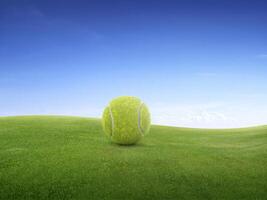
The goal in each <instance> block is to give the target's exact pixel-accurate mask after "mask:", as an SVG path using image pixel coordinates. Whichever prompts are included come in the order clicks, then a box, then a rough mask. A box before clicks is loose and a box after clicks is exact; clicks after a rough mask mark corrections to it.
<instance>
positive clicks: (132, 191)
mask: <svg viewBox="0 0 267 200" xmlns="http://www.w3.org/2000/svg"><path fill="white" fill-rule="evenodd" d="M0 199H4V200H8V199H38V200H41V199H99V200H105V199H114V200H119V199H123V200H125V199H129V200H131V199H141V200H145V199H153V200H156V199H159V200H167V199H190V200H193V199H205V200H206V199H235V200H237V199H267V126H262V127H256V128H246V129H232V130H231V129H228V130H204V129H187V128H174V127H164V126H152V128H151V132H150V134H149V135H147V136H146V137H145V138H144V139H143V140H142V142H141V143H139V144H138V145H136V146H128V147H127V146H118V145H114V144H110V143H109V142H108V141H107V140H106V138H105V136H104V135H103V133H102V127H101V123H100V121H99V120H98V119H89V118H79V117H58V116H55V117H51V116H50V117H49V116H28V117H1V118H0Z"/></svg>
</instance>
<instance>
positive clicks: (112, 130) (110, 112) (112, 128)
mask: <svg viewBox="0 0 267 200" xmlns="http://www.w3.org/2000/svg"><path fill="white" fill-rule="evenodd" d="M108 109H109V116H110V118H111V137H112V136H113V132H114V118H113V114H112V110H111V106H110V105H109V106H108Z"/></svg>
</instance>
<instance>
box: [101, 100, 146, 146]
mask: <svg viewBox="0 0 267 200" xmlns="http://www.w3.org/2000/svg"><path fill="white" fill-rule="evenodd" d="M102 124H103V129H104V132H105V133H106V135H107V136H108V137H109V138H110V140H111V141H112V142H114V143H117V144H125V145H130V144H135V143H137V142H138V141H139V140H140V139H141V138H142V137H143V136H144V135H145V134H146V133H147V132H148V131H149V128H150V113H149V110H148V108H147V106H146V105H145V104H144V103H143V102H142V101H141V100H140V99H139V98H137V97H132V96H122V97H118V98H115V99H114V100H112V101H111V102H110V103H109V105H108V106H107V107H106V108H105V110H104V112H103V116H102Z"/></svg>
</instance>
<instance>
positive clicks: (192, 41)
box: [0, 0, 267, 128]
mask: <svg viewBox="0 0 267 200" xmlns="http://www.w3.org/2000/svg"><path fill="white" fill-rule="evenodd" d="M266 10H267V2H266V1H257V0H254V1H252V0H247V1H239V0H231V1H230V0H224V1H222V0H217V1H215V0H161V1H159V0H154V1H148V0H142V1H141V0H135V1H127V0H121V1H118V0H114V1H108V0H95V1H91V0H87V1H85V0H84V1H82V0H76V1H74V0H72V1H69V0H64V1H63V0H53V1H52V0H38V1H36V0H17V1H16V0H11V1H10V0H1V1H0V115H2V116H5V115H28V114H63V115H78V116H90V117H100V116H101V113H102V110H103V108H104V106H105V105H107V103H108V102H109V100H110V99H112V98H114V97H116V96H121V95H133V96H138V97H140V98H141V99H143V100H144V101H145V102H146V103H147V104H148V106H149V107H150V110H151V113H152V121H153V123H156V124H165V125H174V126H189V127H208V128H209V127H218V128H221V127H240V126H250V125H257V124H267V103H266V102H267V26H266V24H267V12H266Z"/></svg>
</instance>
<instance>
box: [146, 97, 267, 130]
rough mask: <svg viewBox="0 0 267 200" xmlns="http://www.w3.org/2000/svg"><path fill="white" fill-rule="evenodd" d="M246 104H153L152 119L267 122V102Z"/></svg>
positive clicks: (200, 124) (190, 123)
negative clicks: (260, 105) (257, 104)
mask: <svg viewBox="0 0 267 200" xmlns="http://www.w3.org/2000/svg"><path fill="white" fill-rule="evenodd" d="M265 107H266V108H265V109H264V108H262V107H259V106H255V105H247V104H243V105H241V104H226V103H216V102H215V103H208V104H188V105H177V104H173V105H163V104H155V105H152V106H150V109H151V113H152V122H153V123H155V124H161V125H170V126H179V127H195V128H235V127H247V126H254V125H260V124H267V106H265Z"/></svg>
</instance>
